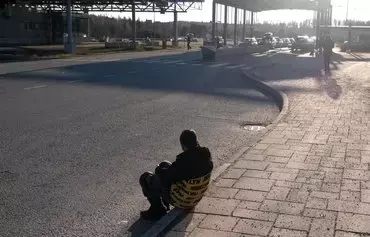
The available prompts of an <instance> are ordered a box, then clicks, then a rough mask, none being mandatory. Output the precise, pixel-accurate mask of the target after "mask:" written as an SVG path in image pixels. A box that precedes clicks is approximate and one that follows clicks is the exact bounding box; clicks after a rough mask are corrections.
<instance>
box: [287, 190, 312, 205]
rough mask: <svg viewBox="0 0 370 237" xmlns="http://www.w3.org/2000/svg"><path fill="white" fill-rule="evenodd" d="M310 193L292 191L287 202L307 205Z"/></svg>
mask: <svg viewBox="0 0 370 237" xmlns="http://www.w3.org/2000/svg"><path fill="white" fill-rule="evenodd" d="M309 195H310V192H308V191H305V190H301V189H291V190H290V192H289V194H288V197H287V199H286V200H287V201H290V202H299V203H305V202H306V201H307V198H308V196H309Z"/></svg>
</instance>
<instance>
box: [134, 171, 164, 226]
mask: <svg viewBox="0 0 370 237" xmlns="http://www.w3.org/2000/svg"><path fill="white" fill-rule="evenodd" d="M140 186H141V188H142V190H143V194H144V196H145V197H146V198H147V199H148V201H149V203H150V208H149V209H148V210H147V211H143V212H141V213H140V215H141V217H142V218H143V219H144V220H153V221H155V220H159V219H160V218H161V217H162V216H164V215H165V214H166V213H167V211H166V208H165V207H164V206H163V204H162V200H161V194H162V185H161V181H160V179H159V177H158V176H157V175H156V174H153V173H151V172H145V173H144V174H142V175H141V177H140Z"/></svg>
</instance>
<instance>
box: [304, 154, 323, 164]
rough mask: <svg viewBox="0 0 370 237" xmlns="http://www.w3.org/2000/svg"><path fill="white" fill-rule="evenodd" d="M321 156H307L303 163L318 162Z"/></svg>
mask: <svg viewBox="0 0 370 237" xmlns="http://www.w3.org/2000/svg"><path fill="white" fill-rule="evenodd" d="M321 159H322V157H321V156H317V155H314V156H312V155H311V156H307V158H306V160H305V161H304V162H305V163H312V164H319V163H320V161H321Z"/></svg>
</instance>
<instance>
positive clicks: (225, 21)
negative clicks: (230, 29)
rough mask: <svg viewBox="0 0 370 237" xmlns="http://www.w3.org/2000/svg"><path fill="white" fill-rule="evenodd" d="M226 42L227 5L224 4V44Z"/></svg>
mask: <svg viewBox="0 0 370 237" xmlns="http://www.w3.org/2000/svg"><path fill="white" fill-rule="evenodd" d="M226 43H227V6H226V5H225V18H224V45H226Z"/></svg>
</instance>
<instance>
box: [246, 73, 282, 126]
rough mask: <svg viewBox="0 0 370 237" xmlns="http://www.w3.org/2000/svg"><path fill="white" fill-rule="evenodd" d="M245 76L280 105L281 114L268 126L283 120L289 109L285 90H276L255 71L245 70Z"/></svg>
mask: <svg viewBox="0 0 370 237" xmlns="http://www.w3.org/2000/svg"><path fill="white" fill-rule="evenodd" d="M243 76H245V77H247V78H248V80H249V81H252V82H253V84H254V86H255V87H257V88H258V89H259V90H260V91H261V92H262V93H263V94H267V95H271V96H272V97H273V98H274V99H275V101H276V102H277V104H278V106H279V110H280V113H279V115H278V116H277V117H276V118H275V119H274V121H273V122H272V123H271V124H270V125H269V126H268V127H270V126H273V125H275V124H277V123H278V122H280V120H282V119H283V118H284V117H285V116H286V115H287V113H288V111H289V99H288V96H287V95H286V94H285V93H284V92H282V91H279V90H276V89H275V88H273V87H271V86H269V85H268V84H266V83H264V82H262V79H260V78H259V77H258V76H257V75H256V74H255V73H249V72H243Z"/></svg>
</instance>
